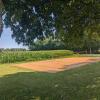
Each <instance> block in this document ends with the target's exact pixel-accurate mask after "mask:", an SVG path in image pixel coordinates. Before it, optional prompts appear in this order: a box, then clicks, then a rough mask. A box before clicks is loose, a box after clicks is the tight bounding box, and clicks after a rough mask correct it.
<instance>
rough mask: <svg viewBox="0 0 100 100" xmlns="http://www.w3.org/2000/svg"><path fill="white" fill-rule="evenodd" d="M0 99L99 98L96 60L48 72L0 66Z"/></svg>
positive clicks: (67, 99) (98, 73)
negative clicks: (63, 69)
mask: <svg viewBox="0 0 100 100" xmlns="http://www.w3.org/2000/svg"><path fill="white" fill-rule="evenodd" d="M0 100H100V62H99V63H95V64H89V65H86V66H84V67H80V68H75V69H71V70H68V71H63V72H59V73H52V74H51V73H42V72H32V71H31V70H25V69H20V68H16V67H11V65H0Z"/></svg>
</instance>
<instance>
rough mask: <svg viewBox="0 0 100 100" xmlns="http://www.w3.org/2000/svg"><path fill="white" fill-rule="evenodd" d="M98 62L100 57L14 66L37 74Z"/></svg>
mask: <svg viewBox="0 0 100 100" xmlns="http://www.w3.org/2000/svg"><path fill="white" fill-rule="evenodd" d="M97 61H100V57H73V58H61V59H52V60H45V61H35V62H27V63H21V64H14V66H16V67H21V68H26V69H32V70H33V71H39V72H58V71H63V70H68V69H71V68H75V67H79V66H82V65H85V64H88V63H93V62H97Z"/></svg>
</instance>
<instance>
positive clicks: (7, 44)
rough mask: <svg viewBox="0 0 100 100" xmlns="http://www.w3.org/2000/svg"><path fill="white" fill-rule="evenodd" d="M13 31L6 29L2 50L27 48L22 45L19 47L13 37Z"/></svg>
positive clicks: (1, 39) (0, 46) (1, 41)
mask: <svg viewBox="0 0 100 100" xmlns="http://www.w3.org/2000/svg"><path fill="white" fill-rule="evenodd" d="M11 34H12V31H11V29H10V28H4V29H3V33H2V35H1V38H0V48H25V47H24V46H22V45H18V44H17V43H16V42H15V40H14V39H12V37H11Z"/></svg>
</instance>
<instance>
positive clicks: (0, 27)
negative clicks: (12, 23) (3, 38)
mask: <svg viewBox="0 0 100 100" xmlns="http://www.w3.org/2000/svg"><path fill="white" fill-rule="evenodd" d="M2 12H3V3H2V0H0V35H1V33H2V30H3V21H2Z"/></svg>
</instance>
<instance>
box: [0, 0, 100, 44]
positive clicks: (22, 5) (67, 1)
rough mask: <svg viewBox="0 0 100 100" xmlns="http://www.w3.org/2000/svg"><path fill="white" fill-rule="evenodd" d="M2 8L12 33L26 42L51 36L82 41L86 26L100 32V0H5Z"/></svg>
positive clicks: (5, 21)
mask: <svg viewBox="0 0 100 100" xmlns="http://www.w3.org/2000/svg"><path fill="white" fill-rule="evenodd" d="M0 1H1V0H0ZM1 6H2V7H1ZM0 8H3V10H0V16H4V17H3V19H4V24H5V25H6V27H11V30H12V31H13V34H12V37H13V38H15V40H16V42H17V43H23V44H24V45H31V44H33V42H34V40H35V39H40V40H43V39H45V38H47V37H49V36H50V37H51V36H52V37H53V38H59V37H60V38H61V39H62V40H63V41H65V42H74V43H75V42H76V43H79V41H78V40H81V39H82V38H83V35H84V31H85V30H88V29H91V31H92V32H97V33H98V34H99V33H100V1H99V0H2V4H0ZM2 12H3V14H1V13H2ZM0 18H1V17H0ZM0 22H1V21H0ZM0 25H1V24H0ZM1 26H2V25H1ZM1 26H0V27H1ZM93 27H94V28H93ZM1 28H2V27H1ZM1 32H2V31H1ZM74 37H75V39H76V40H75V39H73V38H74Z"/></svg>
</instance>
